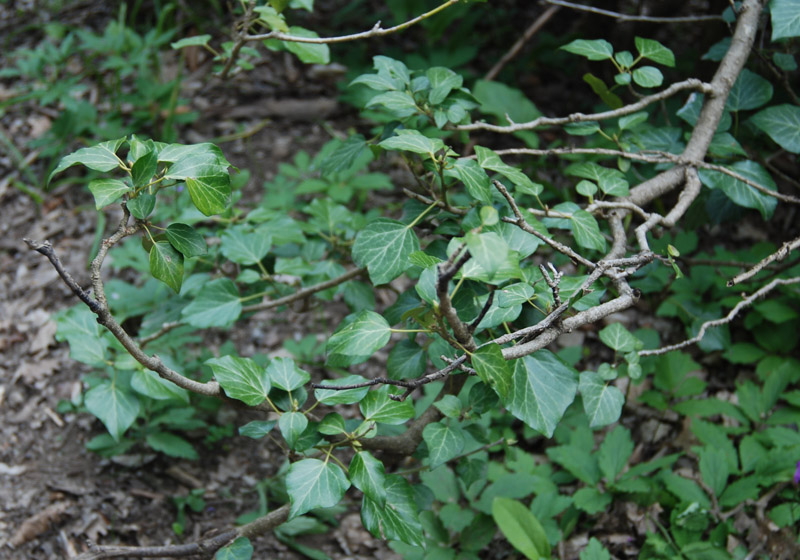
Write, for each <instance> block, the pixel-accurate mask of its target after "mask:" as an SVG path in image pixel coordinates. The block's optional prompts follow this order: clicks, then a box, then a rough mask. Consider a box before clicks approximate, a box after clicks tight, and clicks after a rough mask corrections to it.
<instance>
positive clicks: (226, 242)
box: [220, 227, 272, 265]
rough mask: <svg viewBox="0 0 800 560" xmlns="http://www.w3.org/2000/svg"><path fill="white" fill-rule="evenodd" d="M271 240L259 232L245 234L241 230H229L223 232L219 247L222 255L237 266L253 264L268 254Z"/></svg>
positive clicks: (267, 235)
mask: <svg viewBox="0 0 800 560" xmlns="http://www.w3.org/2000/svg"><path fill="white" fill-rule="evenodd" d="M271 245H272V238H271V237H270V236H269V234H265V233H262V232H260V231H253V232H247V231H245V230H244V229H242V228H235V227H234V228H230V229H228V230H225V232H223V234H222V237H221V243H220V246H221V248H222V254H223V255H225V257H227V258H228V259H229V260H231V261H233V262H235V263H239V264H245V265H247V264H255V263H257V262H260V261H261V260H262V259H263V258H264V257H266V256H267V253H269V248H270V246H271Z"/></svg>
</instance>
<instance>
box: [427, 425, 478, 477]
mask: <svg viewBox="0 0 800 560" xmlns="http://www.w3.org/2000/svg"><path fill="white" fill-rule="evenodd" d="M422 439H423V440H424V441H425V443H426V444H427V445H428V460H429V461H430V467H431V468H432V469H435V468H436V467H438V466H439V465H442V464H444V463H446V462H447V461H449V460H450V459H452V458H453V457H456V456H457V455H458V454H459V453H461V452H462V451H463V450H464V445H465V443H466V441H467V440H466V438H465V437H464V432H462V431H461V428H459V427H458V426H449V425H447V424H444V423H442V422H432V423H430V424H428V425H427V426H425V428H424V429H423V430H422Z"/></svg>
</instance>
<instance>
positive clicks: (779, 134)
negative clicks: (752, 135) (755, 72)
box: [751, 103, 800, 154]
mask: <svg viewBox="0 0 800 560" xmlns="http://www.w3.org/2000/svg"><path fill="white" fill-rule="evenodd" d="M751 120H752V122H753V124H754V125H756V126H757V127H758V128H760V129H761V130H763V131H764V132H766V133H767V134H768V135H769V137H770V138H772V140H774V141H775V143H776V144H778V145H779V146H780V147H781V148H783V149H784V150H786V151H788V152H792V153H793V154H800V107H798V106H796V105H789V104H787V103H785V104H783V105H775V106H772V107H767V108H766V109H764V110H763V111H759V112H758V113H756V114H755V115H753V118H752V119H751Z"/></svg>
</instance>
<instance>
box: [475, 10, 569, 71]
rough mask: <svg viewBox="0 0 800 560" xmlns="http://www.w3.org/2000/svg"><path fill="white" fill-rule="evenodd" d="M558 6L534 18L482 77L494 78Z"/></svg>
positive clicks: (553, 13)
mask: <svg viewBox="0 0 800 560" xmlns="http://www.w3.org/2000/svg"><path fill="white" fill-rule="evenodd" d="M559 9H560V8H559V7H558V6H550V7H549V8H547V9H546V10H545V11H544V13H543V14H542V15H540V16H539V17H538V18H536V20H535V21H534V22H533V23H532V24H531V25H530V26H529V27H528V29H526V30H525V33H523V34H522V37H520V38H519V39H517V40H516V42H515V43H514V44H513V45H511V48H510V49H508V52H506V54H504V55H503V56H502V57H501V58H500V60H498V61H497V62H496V63H495V65H494V66H492V69H491V70H489V71H488V72H487V73H486V75H485V76H484V77H483V79H484V80H487V81H489V80H494V79H495V77H496V76H497V75H498V74H499V73H500V70H502V69H503V67H504V66H505V65H506V64H508V62H509V61H510V60H511V59H512V58H514V57H515V56H517V54H519V51H520V50H522V47H523V46H524V45H525V43H527V42H528V41H530V40H531V37H533V36H534V35H535V34H536V32H537V31H539V30H540V29H541V28H542V27H544V25H545V24H546V23H547V22H548V21H550V18H551V17H553V16H554V15H555V14H556V12H557V11H558V10H559Z"/></svg>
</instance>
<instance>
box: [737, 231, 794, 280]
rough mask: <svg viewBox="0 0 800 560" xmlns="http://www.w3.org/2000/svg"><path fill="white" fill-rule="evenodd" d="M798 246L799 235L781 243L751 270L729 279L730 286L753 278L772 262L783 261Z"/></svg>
mask: <svg viewBox="0 0 800 560" xmlns="http://www.w3.org/2000/svg"><path fill="white" fill-rule="evenodd" d="M798 247H800V237H797V238H795V239H793V240H792V241H787V242H786V243H784V244H783V245H781V248H780V249H778V250H777V251H775V252H774V253H772V254H771V255H769V256H768V257H764V258H763V259H761V260H760V261H759V262H758V263H757V264H755V265H754V266H753V267H752V268H750V269H749V270H747V271H745V272H742V273H741V274H737V275H736V276H734V277H733V278H731V279H730V280H728V287H729V288H730V287H732V286H735V285H736V284H739V283H741V282H744V281H745V280H748V279H750V278H752V277H753V276H755V275H756V274H758V273H759V272H761V271H762V270H763V269H764V268H765V267H766V266H767V265H769V264H770V263H772V262H775V261H778V262H780V261H782V260H783V259H785V258H786V257H787V256H789V253H791V252H792V251H794V250H795V249H797V248H798Z"/></svg>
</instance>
